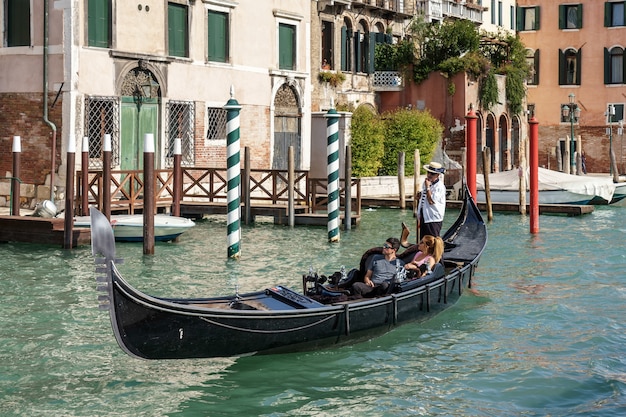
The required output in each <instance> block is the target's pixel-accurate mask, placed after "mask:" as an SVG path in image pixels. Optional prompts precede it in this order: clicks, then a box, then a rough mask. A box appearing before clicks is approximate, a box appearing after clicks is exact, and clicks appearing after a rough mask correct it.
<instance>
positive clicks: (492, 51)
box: [384, 16, 530, 114]
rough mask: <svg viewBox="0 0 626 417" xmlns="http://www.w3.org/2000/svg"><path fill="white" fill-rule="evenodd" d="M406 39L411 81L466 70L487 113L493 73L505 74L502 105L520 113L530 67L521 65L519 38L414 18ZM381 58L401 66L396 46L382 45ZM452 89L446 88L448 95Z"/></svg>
mask: <svg viewBox="0 0 626 417" xmlns="http://www.w3.org/2000/svg"><path fill="white" fill-rule="evenodd" d="M408 33H409V36H408V37H407V39H406V41H407V42H409V43H411V44H412V48H411V50H412V51H413V56H412V57H411V56H409V54H408V53H406V52H407V51H408V49H406V46H404V48H405V53H404V54H402V59H401V62H402V65H403V68H408V67H410V66H411V64H412V67H413V72H412V78H413V81H415V82H416V83H418V84H419V83H421V82H422V81H424V80H426V79H427V78H428V76H429V75H430V73H432V72H434V71H438V72H441V73H442V74H443V75H445V76H447V77H450V76H453V75H454V74H457V73H459V72H462V71H465V72H466V73H467V74H468V75H469V76H470V77H471V78H472V79H473V80H475V81H478V83H479V92H478V95H479V100H480V103H481V106H483V108H485V109H489V108H490V107H491V106H493V105H494V104H497V103H498V99H497V97H495V98H494V96H498V95H499V91H498V85H497V83H496V82H495V77H494V76H495V75H496V74H501V75H506V76H507V80H506V91H505V94H506V101H507V104H508V106H509V110H510V112H511V113H514V114H519V113H520V112H521V111H522V105H523V101H524V97H525V96H526V87H525V84H524V81H525V79H526V77H528V74H529V71H530V68H529V66H528V63H527V62H526V56H525V47H524V45H523V44H522V42H521V41H520V40H519V38H518V37H516V36H515V35H512V34H510V33H508V32H498V33H487V32H480V31H479V29H477V28H476V26H474V24H473V23H471V22H470V21H468V20H446V21H444V22H442V23H432V24H431V23H427V22H426V21H425V20H424V18H423V16H417V17H416V18H415V19H414V20H413V21H412V23H411V25H410V26H409V30H408ZM385 48H386V50H385V52H384V54H385V56H389V57H394V59H395V60H396V61H395V62H400V58H399V56H400V55H399V54H398V53H397V50H394V48H396V49H397V48H398V47H396V45H389V46H387V47H385ZM454 93H455V91H454V90H453V89H449V91H448V94H451V95H454Z"/></svg>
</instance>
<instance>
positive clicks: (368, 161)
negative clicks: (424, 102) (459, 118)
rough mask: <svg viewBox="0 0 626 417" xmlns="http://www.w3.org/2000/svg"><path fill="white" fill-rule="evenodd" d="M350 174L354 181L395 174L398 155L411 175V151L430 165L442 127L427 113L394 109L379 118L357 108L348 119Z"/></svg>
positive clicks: (366, 109)
mask: <svg viewBox="0 0 626 417" xmlns="http://www.w3.org/2000/svg"><path fill="white" fill-rule="evenodd" d="M351 130H352V173H353V175H354V176H355V177H371V176H376V175H397V174H398V152H404V153H405V172H406V174H407V175H413V160H414V155H415V149H419V150H420V158H421V159H422V160H423V161H430V159H431V158H432V155H433V153H434V151H435V146H436V145H437V143H438V142H439V139H440V138H441V135H442V133H443V126H442V125H441V123H440V122H439V121H438V120H437V119H435V118H434V117H433V116H432V115H431V114H430V112H428V111H420V110H408V109H403V108H401V109H398V110H395V111H392V112H386V113H384V114H383V115H381V116H378V115H376V114H374V113H372V112H371V111H370V110H369V109H368V108H366V107H364V106H360V107H359V108H357V109H356V111H355V112H354V113H353V115H352V129H351Z"/></svg>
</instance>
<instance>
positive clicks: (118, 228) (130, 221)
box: [74, 214, 195, 242]
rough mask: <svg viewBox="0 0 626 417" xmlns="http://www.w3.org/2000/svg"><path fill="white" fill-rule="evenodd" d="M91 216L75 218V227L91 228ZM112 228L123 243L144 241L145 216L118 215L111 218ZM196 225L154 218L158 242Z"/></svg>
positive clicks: (181, 219)
mask: <svg viewBox="0 0 626 417" xmlns="http://www.w3.org/2000/svg"><path fill="white" fill-rule="evenodd" d="M90 226H91V219H90V217H89V216H77V217H75V218H74V227H90ZM111 226H112V227H113V234H114V236H115V240H117V241H121V242H141V241H143V214H117V215H112V216H111ZM193 226H195V223H194V222H193V221H192V220H190V219H186V218H184V217H176V216H170V215H167V214H156V215H155V216H154V239H155V240H157V241H169V240H174V239H176V238H177V237H178V236H180V235H181V234H182V233H183V232H185V231H186V230H187V229H189V228H191V227H193Z"/></svg>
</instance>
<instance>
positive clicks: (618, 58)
mask: <svg viewBox="0 0 626 417" xmlns="http://www.w3.org/2000/svg"><path fill="white" fill-rule="evenodd" d="M624 64H625V62H624V48H622V47H619V46H615V47H613V48H611V49H607V48H604V83H605V84H624V83H625V81H624V80H625V79H626V74H625V71H626V65H624Z"/></svg>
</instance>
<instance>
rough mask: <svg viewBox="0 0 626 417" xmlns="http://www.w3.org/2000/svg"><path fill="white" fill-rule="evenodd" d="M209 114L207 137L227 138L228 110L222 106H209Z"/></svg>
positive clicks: (207, 112)
mask: <svg viewBox="0 0 626 417" xmlns="http://www.w3.org/2000/svg"><path fill="white" fill-rule="evenodd" d="M206 114H207V119H208V120H207V126H208V127H207V133H206V138H207V139H210V140H226V110H224V109H223V108H221V107H209V108H207V111H206Z"/></svg>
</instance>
